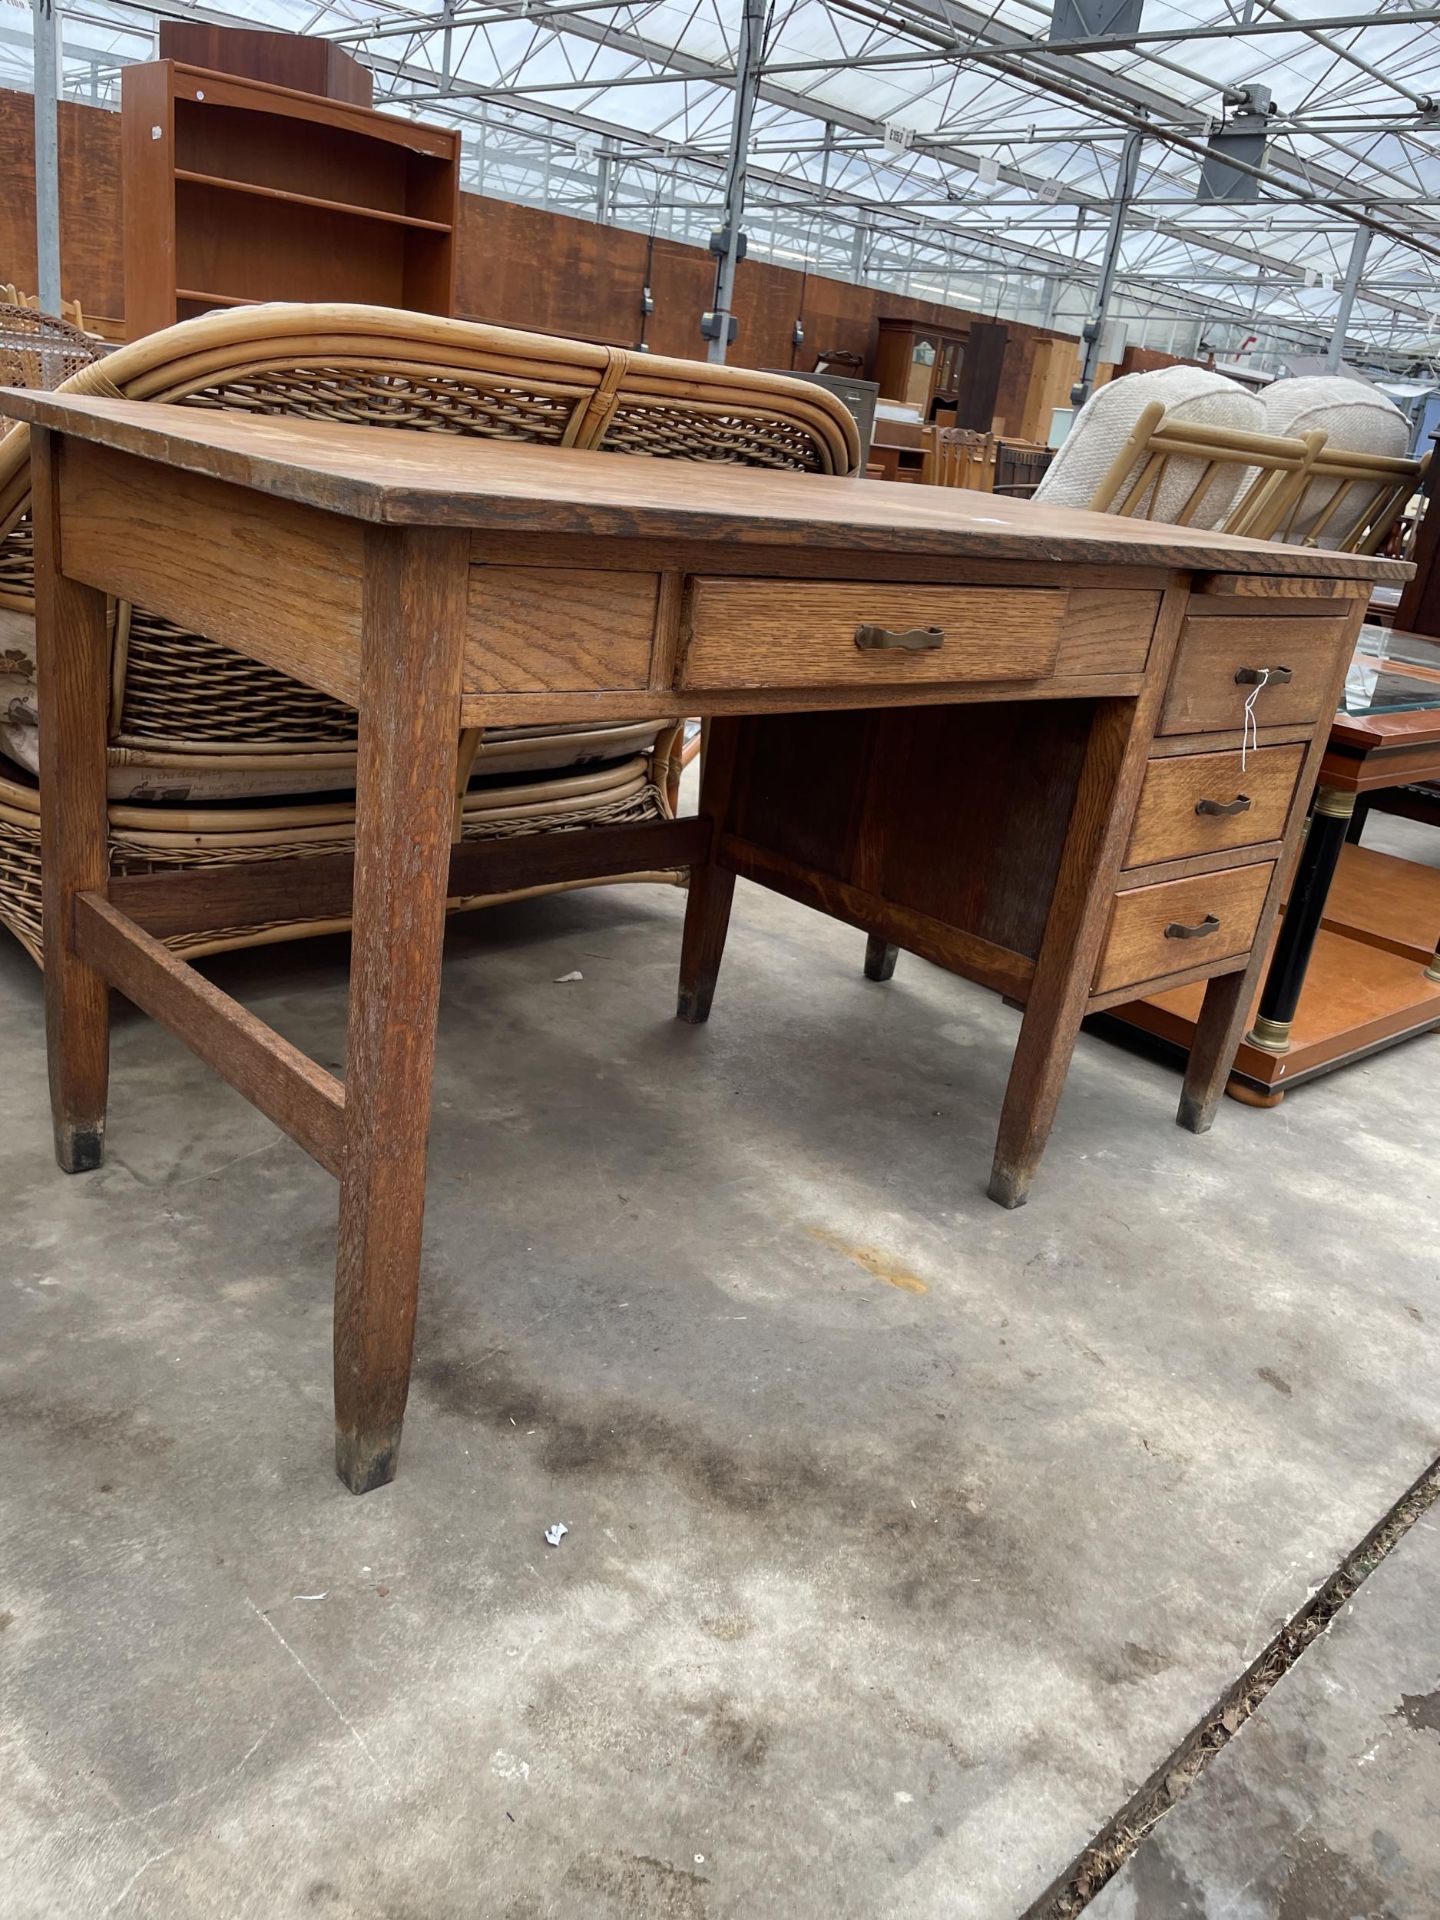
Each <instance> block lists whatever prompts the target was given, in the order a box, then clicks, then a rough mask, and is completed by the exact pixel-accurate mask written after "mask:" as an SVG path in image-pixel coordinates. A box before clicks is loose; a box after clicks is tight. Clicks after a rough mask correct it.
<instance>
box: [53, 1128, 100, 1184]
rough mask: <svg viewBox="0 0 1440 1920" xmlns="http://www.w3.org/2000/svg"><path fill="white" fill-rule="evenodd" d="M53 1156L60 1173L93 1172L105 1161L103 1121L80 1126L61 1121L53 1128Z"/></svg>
mask: <svg viewBox="0 0 1440 1920" xmlns="http://www.w3.org/2000/svg"><path fill="white" fill-rule="evenodd" d="M55 1158H56V1160H57V1161H58V1162H59V1165H60V1170H61V1172H62V1173H94V1171H95V1169H96V1168H97V1167H99V1166H102V1165H103V1164H104V1161H105V1123H104V1121H103V1120H101V1121H95V1122H93V1123H92V1124H90V1125H88V1126H80V1125H76V1124H74V1123H71V1122H67V1121H61V1122H60V1123H58V1124H57V1126H56V1128H55Z"/></svg>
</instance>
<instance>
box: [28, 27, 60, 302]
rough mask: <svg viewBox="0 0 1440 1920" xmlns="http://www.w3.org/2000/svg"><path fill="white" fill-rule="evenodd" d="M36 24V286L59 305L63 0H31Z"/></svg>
mask: <svg viewBox="0 0 1440 1920" xmlns="http://www.w3.org/2000/svg"><path fill="white" fill-rule="evenodd" d="M31 10H32V13H33V16H34V24H35V258H36V262H37V264H38V275H37V278H38V281H39V284H38V286H37V287H36V292H37V293H38V295H39V297H40V305H41V307H42V309H43V310H44V311H45V312H46V313H59V311H60V109H59V101H60V0H31Z"/></svg>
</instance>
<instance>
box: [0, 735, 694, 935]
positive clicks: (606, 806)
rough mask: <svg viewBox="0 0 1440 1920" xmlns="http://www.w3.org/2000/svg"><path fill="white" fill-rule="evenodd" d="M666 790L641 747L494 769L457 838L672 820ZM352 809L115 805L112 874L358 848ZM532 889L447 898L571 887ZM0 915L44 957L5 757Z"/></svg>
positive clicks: (483, 900) (23, 807)
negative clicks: (580, 761)
mask: <svg viewBox="0 0 1440 1920" xmlns="http://www.w3.org/2000/svg"><path fill="white" fill-rule="evenodd" d="M667 814H668V808H667V806H666V804H665V798H664V795H663V794H662V793H661V792H660V790H659V789H658V788H657V787H656V786H655V784H654V783H653V781H652V780H651V777H650V764H649V761H648V760H647V758H646V756H645V755H644V754H638V753H637V754H630V755H627V756H626V757H625V758H623V759H620V760H615V761H609V762H606V763H605V764H603V765H601V766H598V767H591V768H586V769H585V770H583V771H576V772H573V773H570V774H566V775H559V776H539V777H534V776H532V777H530V778H528V779H527V778H524V777H521V778H518V779H516V778H512V777H509V776H503V777H501V778H498V779H496V778H493V777H487V778H485V779H477V780H474V781H472V783H471V786H470V788H469V790H468V791H467V793H466V795H465V799H464V802H463V805H462V810H461V838H462V839H465V840H485V839H497V838H505V839H508V838H510V837H512V836H514V835H517V834H526V833H563V832H574V831H577V830H583V829H585V828H586V827H594V826H618V825H625V824H629V823H631V822H634V821H640V820H659V819H664V818H666V817H667ZM354 832H355V806H354V801H353V799H352V798H350V797H348V796H340V797H337V798H332V799H327V800H325V801H323V802H322V801H312V802H297V803H295V804H292V805H290V806H283V807H282V806H276V805H275V804H274V803H273V802H269V803H265V804H252V805H249V806H246V805H245V804H244V803H237V804H235V805H232V806H228V807H217V806H181V805H170V804H166V803H156V802H154V801H150V802H146V803H144V804H142V805H125V804H114V803H112V805H111V807H110V871H111V872H112V873H114V874H131V873H158V872H174V871H176V870H178V869H184V868H199V867H213V866H234V865H239V864H243V863H248V862H250V861H255V860H287V859H292V858H298V859H304V858H307V857H310V856H313V855H319V854H326V853H349V852H351V851H352V850H353V848H354ZM615 878H616V880H617V881H618V880H624V879H630V880H672V881H673V880H678V878H679V876H678V875H677V874H674V873H668V872H653V873H652V872H646V873H638V874H628V875H617V876H616V877H615ZM587 884H588V885H593V884H597V883H595V882H585V881H572V882H566V883H564V884H563V885H561V886H544V887H529V888H525V889H523V890H521V891H520V892H512V893H505V894H495V895H484V896H481V895H474V896H466V897H464V898H460V899H456V900H452V901H451V902H450V907H451V910H452V911H460V910H461V909H465V908H470V907H477V906H487V905H492V904H495V903H497V902H499V901H501V900H513V899H519V898H524V897H528V896H529V895H531V894H538V893H556V892H562V891H565V890H567V888H568V887H570V886H583V885H587ZM0 912H3V915H4V918H5V921H6V923H7V924H8V925H9V927H10V929H11V931H12V932H13V933H14V934H15V935H16V937H17V938H18V939H19V940H20V941H21V942H22V944H23V945H24V946H25V947H26V949H27V951H28V952H29V953H30V954H31V956H32V957H33V958H34V959H36V960H39V959H40V957H41V946H40V795H39V790H38V786H37V783H36V780H35V777H34V775H33V774H32V773H30V772H29V771H28V770H27V769H25V768H23V767H18V766H15V765H14V764H13V763H11V762H7V761H6V760H4V759H3V758H0ZM348 925H349V922H348V920H286V921H275V922H270V923H267V924H265V925H262V926H243V927H217V928H212V929H209V930H207V931H206V932H204V933H198V934H192V935H184V936H180V937H179V938H176V939H174V940H172V941H171V942H170V944H171V945H172V946H174V947H175V948H177V949H178V950H180V951H183V952H186V953H189V954H191V955H192V956H193V955H198V954H204V953H220V952H223V951H224V950H225V949H226V948H229V947H244V946H254V945H257V944H261V943H266V942H271V941H277V940H291V939H301V938H304V937H305V936H307V935H311V934H318V933H333V932H337V931H341V930H343V929H344V928H346V927H348Z"/></svg>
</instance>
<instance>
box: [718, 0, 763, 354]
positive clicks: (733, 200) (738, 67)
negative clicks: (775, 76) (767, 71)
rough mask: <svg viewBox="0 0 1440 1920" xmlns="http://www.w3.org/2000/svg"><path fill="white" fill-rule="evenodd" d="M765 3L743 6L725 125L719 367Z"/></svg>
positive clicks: (731, 292)
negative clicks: (731, 109) (726, 155)
mask: <svg viewBox="0 0 1440 1920" xmlns="http://www.w3.org/2000/svg"><path fill="white" fill-rule="evenodd" d="M769 12H770V8H769V5H768V3H767V0H745V10H744V12H743V13H742V15H741V17H740V45H739V48H738V49H737V51H736V56H735V111H734V113H733V115H732V116H731V120H730V158H729V161H728V163H727V165H726V168H725V212H724V214H723V216H722V221H721V225H722V230H723V232H724V234H725V251H724V252H723V253H722V254H721V255H720V258H719V261H718V263H717V265H716V268H715V300H714V312H715V325H716V334H715V338H714V339H713V340H712V341H711V342H710V348H709V352H708V353H707V355H706V358H707V359H709V360H713V361H715V362H717V363H721V364H723V362H724V359H725V349H726V346H727V345H728V342H727V341H726V338H725V335H726V333H727V332H728V331H729V323H730V305H731V302H732V301H733V300H734V298H735V262H736V259H737V258H738V254H739V247H740V222H741V221H742V220H743V219H744V218H745V165H746V160H747V158H748V155H749V149H750V122H751V120H752V118H753V117H754V113H755V97H756V95H757V94H758V93H759V91H760V56H761V54H762V52H763V51H764V47H765V26H766V21H767V19H768V17H769Z"/></svg>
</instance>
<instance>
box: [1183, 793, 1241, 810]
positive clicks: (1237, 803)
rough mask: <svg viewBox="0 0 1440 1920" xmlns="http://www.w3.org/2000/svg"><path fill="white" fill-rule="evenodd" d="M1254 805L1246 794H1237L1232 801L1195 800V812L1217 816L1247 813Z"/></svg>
mask: <svg viewBox="0 0 1440 1920" xmlns="http://www.w3.org/2000/svg"><path fill="white" fill-rule="evenodd" d="M1254 804H1255V803H1254V801H1253V800H1252V799H1251V798H1250V796H1249V794H1248V793H1237V794H1236V796H1235V798H1234V799H1233V800H1197V801H1196V802H1195V811H1196V812H1197V813H1217V814H1231V813H1248V812H1249V811H1250V809H1251V807H1252V806H1253V805H1254Z"/></svg>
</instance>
